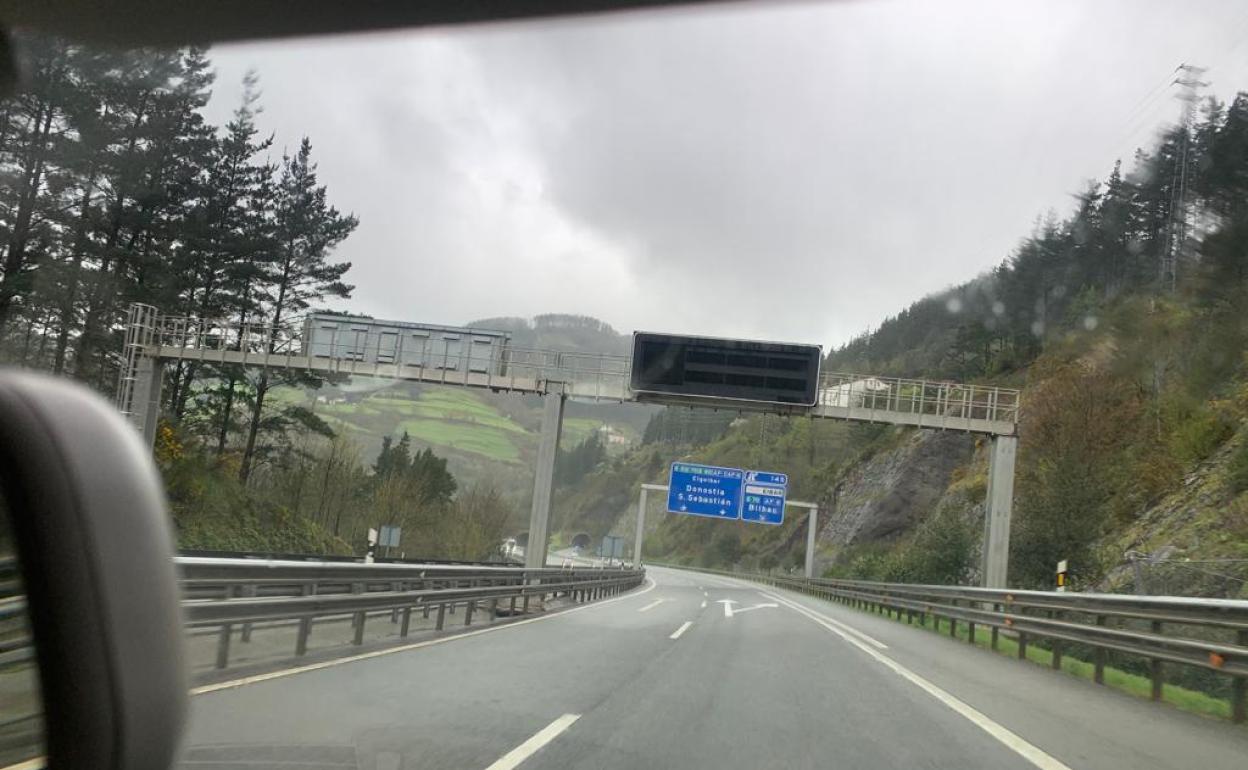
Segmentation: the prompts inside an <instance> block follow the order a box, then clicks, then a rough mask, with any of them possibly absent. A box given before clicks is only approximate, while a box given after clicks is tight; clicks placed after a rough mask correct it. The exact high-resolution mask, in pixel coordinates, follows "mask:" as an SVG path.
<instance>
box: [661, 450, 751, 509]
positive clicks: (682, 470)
mask: <svg viewBox="0 0 1248 770" xmlns="http://www.w3.org/2000/svg"><path fill="white" fill-rule="evenodd" d="M744 479H745V471H743V470H741V469H740V468H719V467H716V466H713V465H699V464H697V463H672V470H671V474H670V475H669V477H668V481H667V510H669V511H671V512H672V513H687V514H689V515H691V516H710V517H711V518H715V519H739V518H741V483H742V481H743V480H744Z"/></svg>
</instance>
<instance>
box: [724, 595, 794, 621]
mask: <svg viewBox="0 0 1248 770" xmlns="http://www.w3.org/2000/svg"><path fill="white" fill-rule="evenodd" d="M719 603H720V604H722V605H724V617H726V618H730V617H732V616H733V615H740V614H741V613H742V612H749V611H750V610H761V609H764V608H768V607H772V608H774V607H779V606H780V605H778V604H776V603H775V602H764V603H762V604H755V605H754V606H753V607H743V608H741V609H739V610H734V609H733V608H732V605H734V604H739V602H738V601H737V600H736V599H720V600H719Z"/></svg>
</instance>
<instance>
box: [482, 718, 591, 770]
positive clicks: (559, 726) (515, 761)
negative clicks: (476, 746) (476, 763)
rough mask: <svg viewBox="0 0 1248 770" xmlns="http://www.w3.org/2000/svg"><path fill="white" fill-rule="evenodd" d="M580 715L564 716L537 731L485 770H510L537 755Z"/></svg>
mask: <svg viewBox="0 0 1248 770" xmlns="http://www.w3.org/2000/svg"><path fill="white" fill-rule="evenodd" d="M580 718H581V715H580V714H564V715H563V716H561V717H559V718H558V719H556V720H555V721H553V722H551V723H550V724H548V725H546V726H545V727H543V728H542V729H541V730H538V731H537V734H536V735H534V736H533V737H532V738H530V739H528V740H527V741H525V742H524V743H522V744H520V745H519V746H517V747H515V748H514V749H512V750H511V751H509V752H507V753H506V754H504V755H502V756H501V757H499V758H498V759H497V760H495V761H494V764H492V765H490V766H489V767H487V768H486V769H485V770H511V768H513V767H517V766H519V765H520V763H521V762H523V761H524V760H526V759H528V758H529V757H531V756H533V755H534V754H536V753H537V750H538V749H540V748H541V747H543V746H545V745H546V744H548V743H550V742H551V741H553V740H554V739H556V738H558V737H559V735H560V734H561V733H563V731H564V730H567V729H568V728H569V727H571V726H572V723H573V722H575V721H576V720H578V719H580Z"/></svg>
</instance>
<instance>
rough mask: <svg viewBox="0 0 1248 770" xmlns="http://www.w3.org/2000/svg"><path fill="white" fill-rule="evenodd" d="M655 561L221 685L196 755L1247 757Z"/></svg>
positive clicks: (839, 759)
mask: <svg viewBox="0 0 1248 770" xmlns="http://www.w3.org/2000/svg"><path fill="white" fill-rule="evenodd" d="M648 572H649V576H650V579H649V580H648V581H647V583H646V585H645V586H643V587H642V588H639V589H637V590H636V591H633V592H631V593H629V594H625V595H623V596H621V597H616V598H613V599H611V600H607V601H603V602H598V603H595V604H589V605H581V606H578V607H576V608H573V609H572V610H571V611H564V612H560V613H554V614H549V615H544V616H538V617H535V618H533V619H529V620H525V621H521V622H517V623H513V624H508V625H503V626H491V627H488V628H482V629H477V630H475V631H473V632H471V633H470V634H467V635H463V636H460V637H456V638H451V639H444V640H436V641H433V642H429V641H425V642H420V643H416V644H414V645H410V646H408V647H407V648H404V649H399V650H390V651H385V652H384V653H381V654H378V653H371V654H369V656H367V657H363V658H362V659H342V660H339V661H332V662H325V663H320V664H317V665H318V666H319V667H317V668H314V669H312V670H302V671H290V672H276V673H275V674H268V675H264V676H261V677H256V678H255V679H254V680H242V681H240V683H238V684H236V685H235V686H228V687H224V688H223V689H216V690H212V691H208V692H201V693H200V694H197V695H196V696H195V697H194V698H193V699H192V721H191V728H190V735H189V739H188V741H187V750H186V754H185V758H184V761H183V767H184V768H186V769H187V770H240V768H263V769H264V770H339V769H341V770H412V769H413V768H491V769H492V770H506V769H507V768H514V767H523V768H525V770H530V769H531V770H538V769H539V768H669V767H670V768H806V767H810V768H957V769H958V770H971V769H972V768H1032V767H1040V768H1051V769H1053V770H1060V769H1061V768H1065V767H1069V768H1106V769H1108V768H1131V770H1149V769H1151V768H1209V769H1216V768H1236V769H1237V770H1242V768H1244V767H1246V766H1248V729H1245V728H1242V727H1235V726H1232V725H1230V724H1227V723H1224V722H1218V721H1214V720H1210V719H1204V718H1200V717H1196V716H1192V715H1188V714H1185V713H1181V712H1178V711H1175V710H1174V709H1172V708H1168V707H1165V706H1160V705H1157V704H1152V703H1148V702H1146V701H1142V700H1140V699H1137V698H1133V697H1131V696H1128V695H1125V694H1122V693H1119V692H1116V691H1113V690H1108V689H1106V688H1103V687H1097V686H1095V685H1093V684H1092V683H1090V682H1086V681H1083V680H1079V679H1075V678H1073V677H1070V676H1067V675H1063V674H1060V673H1055V672H1052V671H1049V670H1047V669H1044V668H1041V667H1039V666H1034V665H1029V664H1026V663H1020V662H1018V661H1015V660H1011V659H1008V658H1005V657H1003V656H996V655H992V654H989V653H987V652H985V651H983V650H979V649H974V648H971V647H970V646H969V645H967V644H966V643H965V642H961V643H959V642H957V641H955V640H952V639H949V638H948V637H944V636H940V635H937V634H933V633H929V632H925V631H921V630H918V629H913V628H908V627H906V626H904V625H901V624H899V623H896V622H893V621H888V620H885V619H883V618H879V617H874V616H870V615H864V614H862V613H858V612H855V611H853V610H849V609H847V608H844V607H841V606H839V605H835V604H829V603H827V602H823V601H820V600H817V599H812V598H809V597H804V596H799V595H796V594H791V593H789V592H785V591H776V590H772V589H769V588H766V587H762V586H757V585H754V584H750V583H745V582H738V581H735V580H730V579H726V578H719V577H713V576H708V575H700V574H697V573H690V572H678V571H673V570H666V569H660V568H651V569H650V570H649V571H648ZM726 602H728V604H727V605H725V603H726Z"/></svg>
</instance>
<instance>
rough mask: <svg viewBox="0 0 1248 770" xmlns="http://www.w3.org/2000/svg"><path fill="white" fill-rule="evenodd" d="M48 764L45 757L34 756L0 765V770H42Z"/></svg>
mask: <svg viewBox="0 0 1248 770" xmlns="http://www.w3.org/2000/svg"><path fill="white" fill-rule="evenodd" d="M47 766H48V758H47V757H35V758H34V759H27V760H25V761H24V762H18V763H17V764H16V765H6V766H4V767H0V770H43V768H45V767H47Z"/></svg>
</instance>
